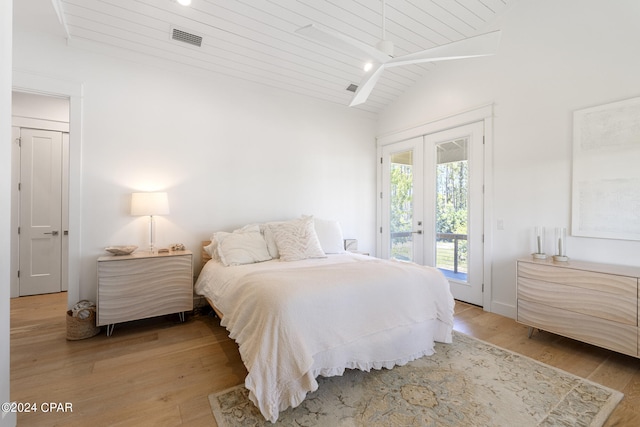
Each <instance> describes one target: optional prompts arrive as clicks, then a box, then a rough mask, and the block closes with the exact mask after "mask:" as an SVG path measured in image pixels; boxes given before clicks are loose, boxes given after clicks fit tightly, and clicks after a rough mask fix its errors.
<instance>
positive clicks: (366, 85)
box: [349, 64, 385, 107]
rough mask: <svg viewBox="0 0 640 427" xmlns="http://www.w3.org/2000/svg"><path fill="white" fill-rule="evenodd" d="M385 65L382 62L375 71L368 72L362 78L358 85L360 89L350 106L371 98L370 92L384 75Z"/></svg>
mask: <svg viewBox="0 0 640 427" xmlns="http://www.w3.org/2000/svg"><path fill="white" fill-rule="evenodd" d="M384 67H385V65H384V64H380V65H379V66H378V68H376V69H375V71H373V72H372V73H370V74H367V75H366V76H365V77H364V78H363V79H362V81H361V82H360V86H358V90H357V91H356V94H355V95H354V96H353V99H351V104H349V107H353V106H355V105H360V104H363V103H364V102H365V101H366V100H367V98H369V94H371V91H372V90H373V88H374V86H375V85H376V82H377V81H378V79H379V78H380V76H381V75H382V72H383V71H384Z"/></svg>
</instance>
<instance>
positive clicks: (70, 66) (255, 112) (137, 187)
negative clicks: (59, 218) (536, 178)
mask: <svg viewBox="0 0 640 427" xmlns="http://www.w3.org/2000/svg"><path fill="white" fill-rule="evenodd" d="M15 39H16V40H15V46H16V47H15V49H14V67H15V68H16V69H19V70H26V71H35V70H38V69H40V68H39V67H41V64H43V63H44V64H48V66H47V69H48V70H55V71H51V73H52V74H53V75H52V77H56V78H60V79H65V80H70V81H74V82H79V83H81V84H82V87H83V97H82V117H83V120H82V164H81V167H82V174H81V176H82V178H81V181H82V182H81V194H80V195H77V194H75V195H74V194H71V197H81V208H80V210H81V226H80V230H79V232H80V233H81V245H80V246H81V248H80V251H81V263H80V264H81V265H80V268H81V272H80V294H79V297H80V298H95V285H96V279H95V275H96V271H95V260H96V258H97V257H98V256H100V255H103V254H104V253H105V252H104V251H103V248H104V247H105V246H108V245H117V244H136V245H138V246H140V247H142V248H144V247H146V245H147V244H148V243H147V242H148V237H147V221H148V220H147V219H145V218H136V217H131V216H130V215H129V194H130V193H131V192H132V191H149V190H159V189H163V190H166V191H168V193H169V202H170V207H171V214H170V215H168V216H166V217H159V218H158V221H157V243H158V244H160V245H167V244H170V243H175V242H182V243H184V244H185V245H186V246H187V247H188V248H189V249H192V250H193V251H194V252H196V253H197V255H198V257H199V244H200V241H202V240H204V239H207V238H209V236H210V235H211V232H213V231H215V230H221V229H222V230H231V229H233V228H234V227H238V226H241V225H244V224H246V223H249V222H254V221H265V220H275V219H286V218H293V217H297V216H299V215H300V214H303V213H309V214H314V215H316V216H318V217H322V218H333V219H337V220H339V221H340V222H341V224H342V226H343V229H344V234H345V237H353V238H358V239H359V241H360V246H361V247H362V248H363V249H364V250H370V251H373V249H374V239H375V233H374V230H375V214H374V212H375V122H374V121H373V119H372V117H371V116H370V115H367V114H363V113H362V112H358V111H354V110H350V109H348V108H346V107H343V106H334V105H330V104H327V103H321V102H316V101H312V100H310V99H307V98H303V97H299V96H295V95H292V94H288V93H282V92H278V91H275V90H271V89H269V88H262V87H258V86H254V85H251V84H249V83H247V82H243V81H240V80H234V79H231V78H226V77H219V76H216V75H213V74H191V73H189V72H186V71H185V72H183V73H180V72H179V71H184V70H180V69H175V68H174V69H172V70H163V69H161V68H159V67H157V66H146V65H141V64H139V63H135V62H130V61H126V60H122V59H117V58H114V57H111V56H105V55H100V54H92V53H89V52H86V51H83V50H80V49H77V48H73V47H68V46H66V45H65V43H64V41H63V40H57V39H55V38H51V37H47V38H43V37H41V36H40V35H38V34H34V33H29V34H16V35H15ZM71 120H72V121H73V117H72V118H71ZM71 137H72V141H73V135H72V136H71ZM72 143H73V142H72ZM72 167H73V165H72ZM76 226H77V225H76ZM75 231H78V230H75ZM70 232H74V224H72V225H71V231H70Z"/></svg>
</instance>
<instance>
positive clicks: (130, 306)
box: [97, 251, 193, 336]
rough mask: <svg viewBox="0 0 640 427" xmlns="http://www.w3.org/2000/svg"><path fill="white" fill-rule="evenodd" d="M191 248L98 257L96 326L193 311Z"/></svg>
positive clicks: (113, 324)
mask: <svg viewBox="0 0 640 427" xmlns="http://www.w3.org/2000/svg"><path fill="white" fill-rule="evenodd" d="M192 258H193V255H192V253H191V251H175V252H168V253H161V254H157V253H150V252H136V253H133V254H131V255H122V256H113V255H111V256H102V257H100V258H98V299H97V326H103V325H106V326H107V336H111V334H112V333H113V328H114V326H115V324H116V323H120V322H127V321H130V320H139V319H146V318H148V317H154V316H162V315H165V314H171V313H179V315H180V320H181V321H183V322H184V312H185V311H190V310H193V267H192V263H193V261H192Z"/></svg>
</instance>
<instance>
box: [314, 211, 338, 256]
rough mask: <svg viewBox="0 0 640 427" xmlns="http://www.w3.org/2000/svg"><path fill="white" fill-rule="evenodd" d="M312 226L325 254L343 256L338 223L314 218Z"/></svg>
mask: <svg viewBox="0 0 640 427" xmlns="http://www.w3.org/2000/svg"><path fill="white" fill-rule="evenodd" d="M313 225H314V228H315V230H316V234H317V235H318V240H319V241H320V246H321V247H322V250H323V251H324V253H325V254H343V253H345V252H346V251H345V250H344V238H343V237H342V228H340V223H339V222H338V221H332V220H326V219H318V218H314V219H313Z"/></svg>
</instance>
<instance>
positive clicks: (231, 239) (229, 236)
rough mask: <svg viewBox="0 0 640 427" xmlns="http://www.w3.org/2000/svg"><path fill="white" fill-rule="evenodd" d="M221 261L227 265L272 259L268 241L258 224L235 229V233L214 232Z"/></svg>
mask: <svg viewBox="0 0 640 427" xmlns="http://www.w3.org/2000/svg"><path fill="white" fill-rule="evenodd" d="M213 237H214V240H215V241H216V242H217V253H218V256H219V257H220V261H221V262H222V263H223V264H224V265H226V266H230V265H242V264H252V263H254V262H262V261H268V260H270V259H271V255H269V250H268V249H267V243H266V242H265V240H264V237H262V234H261V233H260V228H259V227H258V226H257V225H256V226H252V227H245V228H243V229H240V230H235V231H234V232H233V233H226V232H224V231H220V232H217V233H214V235H213Z"/></svg>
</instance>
